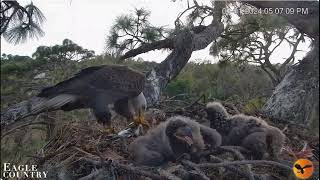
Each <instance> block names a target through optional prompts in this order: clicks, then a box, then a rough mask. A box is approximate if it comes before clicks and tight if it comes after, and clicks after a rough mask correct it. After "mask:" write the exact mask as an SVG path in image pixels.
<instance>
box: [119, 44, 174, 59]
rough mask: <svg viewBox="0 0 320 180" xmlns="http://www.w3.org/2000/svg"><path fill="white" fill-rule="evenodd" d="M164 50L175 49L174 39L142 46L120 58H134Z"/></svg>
mask: <svg viewBox="0 0 320 180" xmlns="http://www.w3.org/2000/svg"><path fill="white" fill-rule="evenodd" d="M164 48H167V49H173V39H164V40H160V41H156V42H153V43H145V44H142V45H141V46H140V47H138V48H136V49H132V50H129V51H128V52H126V53H125V54H124V55H123V56H121V57H120V60H124V59H127V58H130V57H134V56H136V55H139V54H142V53H146V52H149V51H152V50H157V49H158V50H159V49H164Z"/></svg>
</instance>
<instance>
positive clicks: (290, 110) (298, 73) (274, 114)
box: [246, 1, 319, 133]
mask: <svg viewBox="0 0 320 180" xmlns="http://www.w3.org/2000/svg"><path fill="white" fill-rule="evenodd" d="M246 3H248V4H250V5H253V6H255V7H257V8H273V9H274V8H284V10H286V8H288V9H292V10H294V11H295V12H294V13H293V14H288V13H283V14H281V16H283V17H285V18H286V19H287V20H288V21H289V22H290V23H291V24H292V25H294V26H295V27H296V28H297V29H298V30H299V31H301V32H302V33H305V34H307V35H308V36H309V37H311V38H312V39H313V41H314V47H313V48H312V50H311V51H310V52H309V53H308V54H307V56H306V57H305V58H303V60H302V61H300V63H299V65H297V66H296V67H294V68H292V69H291V71H290V72H289V73H288V74H286V75H285V77H284V78H283V80H282V81H281V82H280V84H279V85H278V86H277V87H276V89H275V91H274V92H273V95H272V96H271V97H270V99H269V100H268V101H267V103H266V104H265V106H264V108H263V113H264V115H266V116H267V117H271V118H274V119H281V120H288V121H292V122H295V123H301V124H304V125H308V126H310V125H316V124H319V109H318V107H319V2H318V1H294V2H288V1H286V2H284V1H246ZM298 9H300V10H301V9H304V10H307V13H298V12H297V10H298ZM318 133H319V130H318Z"/></svg>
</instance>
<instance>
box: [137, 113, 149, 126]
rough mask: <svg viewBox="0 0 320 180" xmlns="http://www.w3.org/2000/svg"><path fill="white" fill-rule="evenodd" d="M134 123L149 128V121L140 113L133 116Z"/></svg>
mask: <svg viewBox="0 0 320 180" xmlns="http://www.w3.org/2000/svg"><path fill="white" fill-rule="evenodd" d="M134 123H135V124H136V125H140V124H141V125H142V126H144V127H147V128H150V125H149V122H148V121H146V120H145V119H144V116H143V115H142V114H139V115H138V116H137V117H135V118H134Z"/></svg>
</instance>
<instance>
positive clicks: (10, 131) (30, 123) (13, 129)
mask: <svg viewBox="0 0 320 180" xmlns="http://www.w3.org/2000/svg"><path fill="white" fill-rule="evenodd" d="M39 124H40V125H48V124H50V123H49V122H45V121H38V122H29V123H26V124H23V125H20V126H17V127H14V128H12V129H10V130H8V131H6V132H4V133H2V134H1V139H2V138H4V137H5V136H7V135H9V134H11V133H12V132H14V131H15V130H17V129H21V128H24V127H27V126H31V125H39Z"/></svg>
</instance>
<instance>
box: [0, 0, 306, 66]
mask: <svg viewBox="0 0 320 180" xmlns="http://www.w3.org/2000/svg"><path fill="white" fill-rule="evenodd" d="M204 1H206V2H209V1H210V0H199V2H204ZM18 2H19V3H20V4H21V5H25V4H29V3H30V0H18ZM33 3H34V4H35V5H36V6H37V7H38V8H39V9H40V10H41V11H42V12H43V14H44V15H45V17H46V19H47V20H46V22H45V23H44V25H43V30H44V32H45V36H44V37H42V38H40V39H34V40H28V41H27V42H26V43H23V44H18V45H13V44H8V43H7V42H6V41H5V40H4V39H3V38H1V53H6V54H18V55H28V56H31V55H32V53H34V52H35V50H36V48H37V47H38V46H41V45H45V46H53V45H56V44H62V41H63V40H64V39H66V38H68V39H70V40H72V41H73V42H75V43H76V44H78V45H80V46H82V47H83V48H86V49H89V50H94V51H95V52H96V54H101V53H103V51H104V47H105V42H106V41H105V40H106V36H107V34H108V32H109V29H110V27H111V26H112V24H113V22H114V20H115V19H116V17H117V16H119V15H121V14H128V13H130V12H132V11H133V10H134V8H135V7H136V8H141V7H143V8H146V9H147V10H150V11H151V16H150V19H149V20H150V22H151V23H152V24H154V25H158V26H163V25H165V26H167V27H168V28H172V27H174V20H175V19H176V17H177V15H178V14H179V13H180V12H182V11H183V10H184V9H185V8H186V7H187V4H186V1H176V2H172V1H171V0H116V1H115V0H112V1H107V0H33ZM308 46H309V43H303V44H300V46H299V47H298V49H300V50H304V51H305V52H298V53H297V55H296V57H297V59H298V60H299V59H301V58H302V57H303V56H304V55H305V53H306V52H307V51H308ZM168 53H169V52H167V51H153V52H149V53H145V54H142V55H139V56H137V57H141V58H143V59H144V60H147V61H156V62H161V61H162V60H164V59H165V57H166V56H167V55H168ZM289 54H290V47H289V46H288V45H282V46H279V47H278V48H277V50H276V51H275V52H274V56H272V57H271V60H272V62H273V63H279V62H283V58H285V57H288V56H289ZM197 59H203V60H210V61H212V62H217V60H214V58H213V57H212V56H211V55H209V46H208V47H207V48H206V49H204V50H200V51H196V52H194V53H193V54H192V57H191V60H197Z"/></svg>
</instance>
